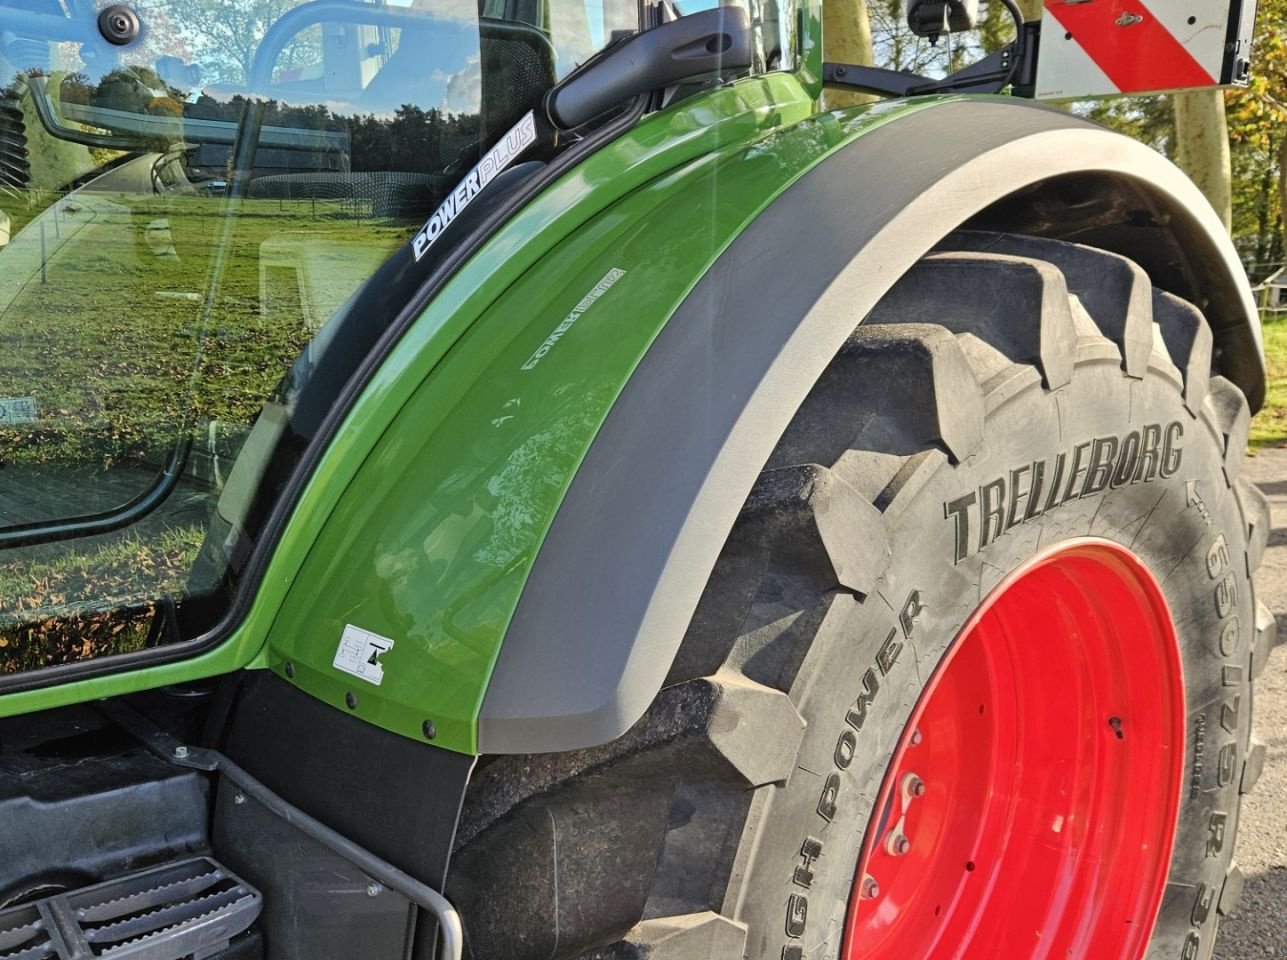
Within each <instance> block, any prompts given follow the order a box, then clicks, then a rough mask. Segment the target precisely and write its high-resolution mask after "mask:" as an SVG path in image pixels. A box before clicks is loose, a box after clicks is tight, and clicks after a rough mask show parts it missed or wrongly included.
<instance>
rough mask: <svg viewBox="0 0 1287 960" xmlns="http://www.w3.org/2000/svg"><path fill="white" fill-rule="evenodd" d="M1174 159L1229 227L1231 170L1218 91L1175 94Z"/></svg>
mask: <svg viewBox="0 0 1287 960" xmlns="http://www.w3.org/2000/svg"><path fill="white" fill-rule="evenodd" d="M1175 162H1176V163H1177V164H1178V165H1179V167H1180V169H1181V170H1183V171H1184V172H1185V173H1187V174H1188V175H1189V177H1190V179H1192V180H1193V182H1194V183H1196V184H1197V185H1198V189H1199V190H1201V191H1202V193H1203V195H1204V196H1205V197H1206V198H1207V200H1209V201H1210V203H1211V206H1212V207H1214V208H1215V212H1216V213H1217V214H1219V216H1220V219H1221V221H1222V222H1223V223H1224V227H1225V229H1226V230H1232V228H1233V182H1232V181H1233V169H1232V164H1231V159H1230V156H1229V128H1228V124H1227V123H1226V120H1225V109H1224V94H1223V93H1222V92H1221V91H1219V90H1188V91H1185V92H1184V93H1177V94H1176V95H1175Z"/></svg>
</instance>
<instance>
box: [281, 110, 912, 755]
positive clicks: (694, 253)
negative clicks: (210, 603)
mask: <svg viewBox="0 0 1287 960" xmlns="http://www.w3.org/2000/svg"><path fill="white" fill-rule="evenodd" d="M801 94H802V96H803V95H804V94H803V91H801ZM807 102H808V101H807V98H806V99H804V100H802V101H801V103H802V105H803V104H804V103H807ZM689 109H690V110H691V111H692V112H693V115H694V116H700V115H701V114H702V113H705V112H707V111H709V110H710V105H709V104H708V103H706V102H693V103H692V104H691V105H690V106H689ZM915 109H918V105H906V104H900V105H897V106H886V107H884V108H881V109H876V110H870V111H867V112H865V113H857V112H855V113H851V114H845V115H839V116H832V115H818V116H814V117H812V118H809V119H805V120H800V121H798V122H794V123H792V122H790V120H789V119H786V120H785V122H784V120H783V119H781V118H789V117H790V115H789V114H788V113H787V112H786V111H778V112H776V115H767V114H764V113H762V112H760V113H758V115H756V117H755V119H756V121H757V127H756V134H757V135H755V136H752V137H747V138H744V139H741V140H740V141H738V142H736V143H733V144H730V145H727V146H717V147H716V148H715V149H714V150H712V151H709V152H704V153H702V154H700V155H698V156H697V157H696V158H694V159H691V160H689V161H688V162H687V163H684V164H682V165H680V166H676V167H674V168H673V169H671V170H670V171H669V172H668V173H666V174H665V175H663V176H660V177H658V178H656V179H654V180H652V181H651V182H649V183H648V184H646V185H645V186H643V187H642V188H640V189H638V190H637V191H635V192H633V193H631V194H629V195H628V196H625V197H624V198H622V199H620V200H618V201H617V202H616V203H615V204H613V205H611V206H604V207H601V212H598V213H597V215H596V216H594V217H592V218H590V219H587V220H584V221H583V222H582V223H581V224H580V226H579V227H578V229H577V230H576V231H575V232H574V233H571V234H569V235H568V236H567V237H566V239H564V240H563V242H562V243H561V244H558V245H557V246H553V247H551V246H547V245H542V247H541V249H540V250H539V251H531V252H533V253H537V254H538V255H537V256H535V257H528V256H525V257H523V258H522V261H521V268H522V269H521V275H520V276H519V277H518V278H517V279H516V280H515V282H513V283H512V284H508V285H507V286H506V289H505V290H504V292H503V293H501V294H500V296H498V297H497V296H493V295H490V292H491V291H492V290H494V289H495V287H494V285H489V295H488V296H487V298H486V299H487V300H488V301H489V302H487V303H486V304H485V305H482V306H481V309H480V308H479V307H477V306H475V307H474V308H473V309H470V306H472V305H473V304H477V303H478V301H479V300H481V299H483V298H482V297H477V298H475V299H474V300H473V301H469V302H467V304H468V305H467V304H462V303H458V302H457V301H456V300H455V298H454V297H453V296H451V294H452V293H453V292H455V291H461V292H462V293H463V292H466V291H470V290H471V287H470V286H469V285H468V282H467V281H465V276H467V275H468V274H469V272H470V270H475V269H476V270H480V271H483V270H485V267H486V265H487V264H489V263H491V264H495V263H498V262H500V261H499V260H497V259H493V257H495V256H496V254H495V253H493V252H492V251H491V250H485V251H483V252H482V253H481V254H480V255H479V257H478V258H476V259H475V260H474V261H473V263H471V265H470V268H468V269H467V270H466V272H465V274H464V275H462V277H461V278H457V280H456V281H453V283H452V284H451V285H450V287H449V288H448V290H446V291H444V296H443V297H440V298H439V299H438V300H437V301H436V302H435V303H434V304H432V305H430V307H429V308H428V310H427V311H426V312H425V314H424V316H423V317H421V319H420V320H419V321H418V322H417V325H416V327H415V328H414V329H413V330H412V331H411V333H410V334H409V335H408V337H407V339H406V340H405V341H404V342H403V343H402V344H401V345H400V347H399V350H398V351H397V353H396V354H395V355H394V356H393V357H391V358H390V360H389V361H388V362H387V363H386V364H385V366H384V368H383V369H382V371H381V374H380V381H381V382H380V384H379V385H373V388H374V389H375V390H376V391H379V390H385V389H387V390H389V391H391V392H392V391H405V390H407V389H408V388H409V387H410V388H413V389H414V392H413V393H412V394H411V395H410V396H409V397H408V398H407V400H406V402H405V405H402V406H401V407H400V409H399V410H398V411H397V413H396V416H395V417H394V418H393V420H392V422H391V423H390V424H389V426H388V429H387V430H386V431H385V433H384V435H383V436H382V437H381V438H380V440H379V442H378V443H377V444H376V445H375V447H374V449H373V450H372V451H371V453H370V455H369V457H367V458H365V460H364V461H363V463H362V466H361V468H360V469H359V471H358V472H357V474H356V475H355V476H354V477H353V480H352V482H351V483H350V484H349V485H348V487H347V489H346V490H345V492H344V495H343V497H342V498H341V499H340V501H339V503H338V504H337V505H336V507H335V510H334V513H333V514H331V516H330V517H329V519H328V522H327V523H326V525H325V527H324V528H323V529H322V530H321V532H320V536H319V537H318V538H317V542H316V546H315V547H314V549H313V551H312V552H311V553H310V555H309V557H308V560H307V561H306V563H305V564H304V566H303V568H302V569H301V570H300V574H299V579H298V582H297V584H296V586H295V588H294V589H293V590H292V591H291V593H290V595H289V596H288V597H287V601H286V604H285V606H284V607H283V609H282V613H281V616H280V617H279V619H278V621H277V622H276V624H275V625H274V628H273V632H272V636H271V638H270V642H271V647H272V663H273V667H274V669H276V670H279V671H281V672H282V673H283V675H284V672H285V671H284V664H285V663H286V662H287V661H289V662H290V663H291V664H292V666H293V668H294V682H295V683H296V684H297V685H299V686H300V687H302V688H303V689H305V690H307V691H309V692H310V693H312V694H314V695H316V696H318V697H319V698H321V699H323V700H325V701H327V702H329V703H331V704H333V705H335V706H337V707H340V708H344V703H345V699H346V694H347V693H349V692H353V693H354V694H355V695H356V697H357V709H356V712H357V713H358V715H360V716H362V717H363V718H364V719H367V720H369V721H371V722H373V723H376V724H378V725H379V726H382V727H385V728H387V729H390V730H394V731H396V732H399V733H402V734H404V735H407V736H412V737H420V736H421V729H422V725H423V722H424V721H425V720H426V719H429V720H432V721H433V723H434V725H435V726H436V728H437V731H438V737H437V740H436V742H437V743H438V744H439V745H441V746H445V747H448V748H450V749H453V750H459V751H464V752H471V751H474V750H475V749H476V718H477V714H478V710H479V707H480V705H481V701H482V697H483V693H484V691H485V689H486V684H487V679H488V677H489V676H490V674H491V670H492V667H493V665H494V663H495V659H496V655H497V653H498V651H499V649H500V645H501V641H502V639H503V637H504V634H505V629H506V626H507V625H508V622H509V618H510V617H511V615H512V614H513V611H514V608H515V606H516V604H517V602H518V598H519V596H520V593H521V591H522V588H523V584H524V582H525V579H526V576H527V573H528V570H529V569H530V566H531V563H532V561H533V559H534V558H535V556H536V553H537V550H538V548H539V546H540V543H541V541H542V539H543V537H544V535H545V533H546V531H547V530H548V527H549V524H550V523H551V521H552V519H553V517H554V514H555V512H556V510H557V509H558V506H559V504H560V502H561V501H562V498H563V495H564V493H565V491H566V489H567V486H568V484H569V482H570V481H571V478H572V476H573V474H574V473H575V471H576V469H577V467H578V465H579V464H580V462H581V460H582V458H583V456H584V453H585V451H586V449H587V447H588V445H589V443H590V441H591V440H592V439H593V437H594V435H595V432H596V431H597V430H598V427H599V425H600V424H601V423H602V421H603V418H604V417H605V416H606V414H607V413H608V411H609V410H610V408H611V406H612V404H613V402H614V401H615V399H616V397H617V396H618V394H619V392H620V390H621V389H622V387H623V386H624V384H625V382H626V381H627V379H628V378H629V376H630V374H631V372H632V371H633V370H634V368H635V365H636V364H637V362H638V361H639V359H640V357H641V356H642V355H643V353H644V352H645V351H646V350H647V348H648V346H649V344H650V343H651V342H652V340H653V338H654V337H655V336H656V334H657V332H658V331H659V330H660V329H661V328H662V326H663V325H664V324H665V322H666V320H667V319H668V318H669V317H670V316H671V315H672V313H673V312H674V310H675V309H676V307H677V306H678V305H679V303H680V302H681V301H682V300H683V298H684V296H685V295H686V294H687V293H688V291H689V290H690V289H691V288H692V286H693V285H694V284H695V283H696V282H697V280H698V279H699V278H700V277H701V276H702V275H703V274H704V273H705V271H706V270H707V269H708V267H709V265H710V264H711V263H712V262H713V261H714V260H715V258H716V257H718V255H719V253H720V252H721V251H722V250H723V249H724V248H725V247H726V246H727V245H728V243H730V242H731V241H732V240H733V238H735V237H736V236H737V234H738V233H739V232H740V231H741V230H742V229H743V228H744V227H745V226H746V224H747V223H749V222H750V221H751V220H752V219H754V217H755V216H756V215H757V214H758V213H759V211H761V210H762V209H763V208H764V207H765V205H767V204H768V203H769V202H770V201H771V200H772V199H773V197H774V196H776V195H777V194H778V193H780V192H781V191H782V190H783V189H784V188H785V187H786V186H788V185H789V184H790V183H791V182H793V181H794V180H795V179H796V178H798V177H799V176H800V175H801V174H802V173H804V172H805V171H807V170H808V169H809V168H811V167H812V166H813V165H814V164H816V163H817V162H818V161H819V160H820V159H821V158H822V157H824V156H826V155H827V154H828V153H830V152H831V151H832V150H834V149H836V148H837V146H839V145H840V144H842V143H845V142H848V141H849V140H852V139H853V138H854V137H857V136H859V135H861V134H862V133H864V132H866V131H867V130H869V129H871V128H873V127H874V126H876V125H879V124H880V123H883V122H886V121H887V120H890V119H892V118H894V117H897V116H901V115H904V114H905V113H907V112H908V111H911V110H915ZM710 115H711V116H712V118H713V117H714V116H719V115H723V114H722V113H719V112H716V111H710ZM656 119H657V122H659V123H667V122H674V121H675V120H677V119H678V118H677V117H670V118H661V117H659V118H656ZM613 150H614V147H608V148H606V149H605V150H604V151H603V153H602V154H600V156H599V158H598V159H601V160H606V159H608V155H609V154H611V153H612V152H613ZM592 163H593V161H590V162H589V163H587V165H586V166H587V167H588V166H590V165H591V164H592ZM572 176H573V178H575V177H576V176H577V175H576V174H574V175H572ZM564 186H566V184H563V185H559V186H556V187H554V188H553V190H552V192H553V193H554V194H558V193H559V191H560V189H561V188H562V187H564ZM546 199H548V198H546ZM542 203H543V201H542ZM539 205H541V203H538V204H534V205H533V206H534V207H536V206H539ZM528 213H535V211H534V209H533V208H529V210H528ZM522 220H523V217H520V218H519V219H518V221H516V224H515V225H517V224H518V223H519V222H521V221H522ZM508 233H509V231H508V230H506V231H503V232H502V233H501V234H498V236H497V237H496V239H495V241H494V243H493V244H489V247H491V246H498V247H501V248H502V249H507V250H511V251H514V252H511V253H509V254H508V256H510V257H514V258H517V256H521V255H522V253H527V252H528V251H526V250H523V249H522V248H516V247H513V246H510V245H511V244H512V243H513V240H512V239H511V238H510V237H509V236H507V235H508ZM516 266H520V264H516V263H514V262H509V263H507V264H506V268H507V269H513V268H515V267H516ZM766 268H768V269H771V265H766ZM613 271H623V273H622V275H621V276H620V277H619V279H617V280H616V282H615V284H613V285H612V286H611V289H609V290H607V292H605V293H603V295H602V296H601V297H600V298H599V299H598V300H597V301H595V302H594V303H593V304H592V305H590V306H588V307H586V308H585V309H584V312H580V313H577V312H576V308H577V305H578V303H581V302H582V301H583V298H585V297H586V295H587V293H589V292H590V291H591V290H593V289H594V288H595V287H596V285H597V284H600V282H601V281H602V280H603V278H605V277H606V276H610V275H612V273H613ZM494 275H495V274H494V273H492V274H490V275H488V276H494ZM479 279H480V280H482V279H484V277H482V276H480V278H479ZM475 311H477V312H475ZM574 313H575V316H573V314H574ZM570 316H572V318H573V322H572V323H570V324H569V323H568V322H567V320H568V318H569V317H570ZM458 325H459V326H463V327H467V330H466V332H465V333H464V334H463V336H460V337H457V336H456V335H455V334H454V333H451V332H449V331H452V330H453V328H456V327H457V326H458ZM555 331H559V336H558V338H557V340H556V342H554V343H553V345H552V346H550V348H549V350H548V352H547V353H545V354H544V356H543V357H541V358H540V359H539V362H537V363H535V364H534V365H533V364H532V363H531V360H532V358H533V357H534V355H535V354H536V353H537V351H538V350H540V348H541V347H542V344H543V343H547V342H548V340H549V338H550V337H551V335H552V333H553V332H555ZM448 344H449V345H450V349H449V350H448V351H447V352H446V353H445V355H444V347H446V346H447V345H448ZM525 364H526V365H527V366H528V369H524V366H525ZM430 370H432V375H431V376H427V378H426V375H427V374H429V372H430ZM367 399H370V397H368V398H367ZM359 412H360V411H359ZM355 415H356V413H355ZM375 422H382V423H383V422H388V421H383V420H381V421H375ZM372 426H374V422H373V423H372ZM359 434H363V435H366V436H369V435H370V433H369V431H367V430H365V429H363V430H357V429H354V430H347V431H346V432H345V435H346V436H347V437H349V438H350V439H351V438H354V437H356V436H357V435H359ZM628 548H629V547H628V545H625V544H623V545H621V549H628ZM346 624H353V625H355V626H357V627H360V628H362V629H365V630H370V631H372V632H374V633H377V634H380V635H382V636H385V637H389V638H391V639H393V640H394V642H395V645H394V647H393V649H392V650H390V651H389V652H388V653H387V654H384V655H383V656H382V657H381V662H382V663H383V665H384V677H383V682H382V683H381V684H380V685H379V686H375V685H373V684H370V683H368V682H366V681H364V680H362V679H359V678H356V677H353V676H350V675H349V674H347V673H344V672H341V671H338V670H335V669H334V668H333V667H332V665H331V664H332V658H333V656H334V654H335V650H336V647H337V644H338V642H339V638H340V635H341V634H342V632H343V631H344V628H345V625H346ZM568 680H569V682H571V683H574V682H576V680H575V666H574V665H570V669H569V674H568Z"/></svg>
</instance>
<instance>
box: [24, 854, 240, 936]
mask: <svg viewBox="0 0 1287 960" xmlns="http://www.w3.org/2000/svg"><path fill="white" fill-rule="evenodd" d="M262 907H263V898H262V897H261V896H260V894H259V891H258V890H256V889H255V888H254V887H252V886H250V884H248V883H246V882H244V881H243V880H241V879H240V878H238V877H237V876H236V875H234V874H233V873H232V872H230V871H229V870H228V869H227V868H225V867H223V866H221V865H220V864H218V863H216V862H215V861H214V860H211V859H210V858H209V857H197V858H195V859H192V860H183V861H180V862H178V863H169V864H165V865H164V866H160V867H154V868H152V869H150V870H144V871H141V872H139V873H133V874H130V875H129V876H125V877H119V878H118V879H116V880H109V881H107V882H106V883H98V884H95V885H94V886H92V887H83V888H81V889H80V890H76V891H73V892H71V893H60V894H58V895H57V896H52V897H46V898H44V899H42V900H37V901H35V902H33V903H29V904H23V905H22V906H19V907H11V908H9V909H8V910H0V960H93V958H96V957H106V958H110V960H180V958H183V957H192V958H193V960H204V958H207V957H214V956H215V955H216V954H218V953H219V951H221V950H223V949H224V948H225V947H226V946H227V945H228V942H229V941H230V940H231V939H232V938H233V937H235V936H237V935H238V934H240V933H242V932H243V931H245V930H247V929H248V928H249V927H250V925H251V924H252V923H254V922H255V918H256V917H258V916H259V911H260V910H261V908H262Z"/></svg>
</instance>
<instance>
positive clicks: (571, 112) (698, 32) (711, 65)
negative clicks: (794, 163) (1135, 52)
mask: <svg viewBox="0 0 1287 960" xmlns="http://www.w3.org/2000/svg"><path fill="white" fill-rule="evenodd" d="M974 2H975V3H977V2H978V0H974ZM751 49H752V44H751V23H750V19H749V18H748V17H747V14H746V11H745V10H744V9H743V8H741V7H717V8H715V9H713V10H703V11H702V12H701V13H692V14H689V15H688V16H686V17H680V18H679V19H678V20H672V21H670V22H669V23H663V24H661V25H660V26H656V27H653V28H652V29H650V30H645V31H643V32H642V33H636V34H634V35H633V36H631V37H629V38H627V39H625V40H623V41H621V42H620V43H615V44H613V45H612V46H610V47H608V48H607V49H605V50H604V51H603V52H602V53H600V54H599V55H598V56H596V57H594V58H592V59H590V60H589V61H587V62H586V64H585V65H584V66H583V67H581V69H579V70H577V71H576V72H575V73H573V74H572V75H571V76H569V77H568V78H567V79H566V80H564V81H563V82H562V83H561V84H559V85H558V86H557V87H555V88H554V89H552V90H551V91H550V92H549V93H548V94H546V95H545V111H546V114H547V115H548V116H549V118H550V120H551V121H552V122H553V123H554V124H556V125H557V126H559V127H561V128H562V129H564V130H571V129H573V128H574V127H579V126H581V124H583V123H586V122H587V121H589V120H593V119H594V118H595V117H597V116H598V115H599V114H601V113H603V112H604V111H605V110H608V109H610V108H612V107H614V106H616V105H617V104H619V103H621V102H623V101H625V100H629V99H630V98H631V97H635V96H638V95H639V94H641V93H648V92H649V91H651V90H661V89H664V88H665V87H669V86H673V85H675V84H677V83H680V82H681V81H684V80H692V79H694V78H696V77H702V76H707V75H717V74H720V73H723V72H725V71H728V70H745V69H747V68H748V67H750V66H751Z"/></svg>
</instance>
